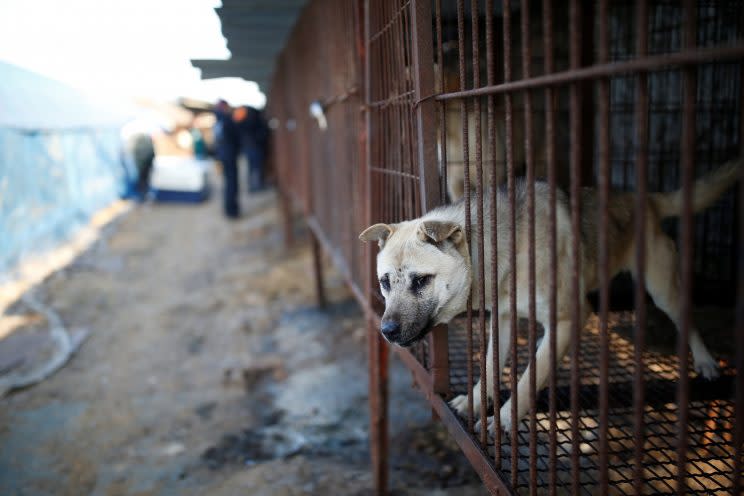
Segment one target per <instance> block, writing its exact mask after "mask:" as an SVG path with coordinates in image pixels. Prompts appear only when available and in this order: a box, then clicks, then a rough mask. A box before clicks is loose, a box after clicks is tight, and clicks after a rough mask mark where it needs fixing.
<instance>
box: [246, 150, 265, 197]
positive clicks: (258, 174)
mask: <svg viewBox="0 0 744 496" xmlns="http://www.w3.org/2000/svg"><path fill="white" fill-rule="evenodd" d="M246 157H247V158H248V178H249V181H248V187H249V191H258V190H261V189H263V186H264V180H263V153H262V152H261V150H260V149H258V148H253V147H252V148H249V149H248V150H247V151H246Z"/></svg>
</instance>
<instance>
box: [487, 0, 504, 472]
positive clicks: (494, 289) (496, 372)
mask: <svg viewBox="0 0 744 496" xmlns="http://www.w3.org/2000/svg"><path fill="white" fill-rule="evenodd" d="M493 17H494V14H493V0H486V83H487V84H488V85H489V86H490V85H493V84H495V82H496V75H495V72H496V61H495V60H494V54H493V46H494V34H493ZM494 105H495V101H494V96H493V95H488V97H487V106H488V122H487V127H488V141H489V146H488V150H489V154H490V156H491V168H492V170H491V175H490V176H489V177H490V179H489V190H490V196H491V211H490V215H491V219H490V228H491V239H490V241H491V330H490V332H491V346H492V347H493V350H492V353H491V355H492V357H491V360H492V363H493V369H492V370H493V387H492V397H493V420H494V426H495V428H494V430H495V438H496V439H495V442H494V450H493V452H494V463H495V465H496V467H498V468H501V425H500V419H499V413H500V410H501V401H500V396H501V367H502V366H503V364H502V363H500V360H499V353H500V351H499V338H498V336H499V283H498V235H497V223H498V219H497V217H496V216H497V209H496V195H498V181H497V178H498V177H499V174H498V170H497V167H498V165H497V163H496V123H495V109H494Z"/></svg>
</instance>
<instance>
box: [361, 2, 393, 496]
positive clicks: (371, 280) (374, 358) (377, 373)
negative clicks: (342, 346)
mask: <svg viewBox="0 0 744 496" xmlns="http://www.w3.org/2000/svg"><path fill="white" fill-rule="evenodd" d="M363 8H364V39H365V54H366V57H365V59H364V92H365V103H369V102H370V101H371V100H372V98H373V93H372V84H371V73H372V55H373V53H374V52H373V50H372V46H371V45H372V42H371V40H370V34H371V31H370V30H371V25H370V24H371V9H370V5H369V0H365V1H364V7H363ZM378 60H379V58H378ZM375 66H376V67H378V64H375ZM367 108H368V109H369V107H367ZM365 121H366V132H367V136H370V135H371V134H372V114H371V111H370V110H368V111H367V113H366V116H365ZM380 155H381V153H380V150H379V148H378V150H377V153H376V154H375V156H374V158H377V159H379V157H380ZM366 157H367V160H366V165H367V171H366V175H367V191H366V193H367V198H366V208H365V210H366V214H367V218H366V222H365V223H366V224H367V225H371V224H372V223H373V222H374V221H375V220H376V219H378V218H380V214H381V212H380V207H381V206H380V205H379V203H377V202H375V199H377V198H380V194H379V190H380V186H381V185H380V182H379V179H375V177H373V174H372V170H371V166H372V165H373V164H374V163H375V162H374V158H373V150H372V147H371V146H369V145H368V146H367V150H366ZM382 179H384V176H383V178H382ZM373 250H374V248H373V246H372V245H370V246H369V247H368V248H367V250H366V251H365V253H366V258H365V266H366V268H367V269H366V270H365V274H366V276H367V278H366V284H365V291H366V295H365V299H364V301H365V302H366V303H367V305H369V307H370V310H373V312H370V313H368V314H367V315H368V318H367V334H368V338H367V339H368V343H369V346H368V348H369V350H368V357H369V358H368V359H369V363H368V366H369V403H370V448H371V458H372V474H373V480H374V484H375V494H377V495H378V496H382V495H385V494H387V487H388V466H387V456H388V436H387V386H388V384H387V348H386V347H385V345H384V343H382V342H381V337H380V334H379V331H378V330H377V329H378V326H379V322H375V320H374V319H372V318H371V315H373V314H376V313H377V312H375V311H374V310H378V311H379V303H378V302H377V301H376V298H375V296H374V291H375V290H374V289H373V288H375V287H376V284H375V280H376V278H377V275H376V271H375V257H374V253H373ZM376 306H377V308H375V307H376Z"/></svg>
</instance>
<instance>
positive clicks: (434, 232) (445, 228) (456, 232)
mask: <svg viewBox="0 0 744 496" xmlns="http://www.w3.org/2000/svg"><path fill="white" fill-rule="evenodd" d="M418 237H419V239H420V240H421V241H424V242H426V243H441V242H442V241H444V240H445V239H449V240H450V241H452V243H453V244H454V245H455V246H459V245H460V243H461V242H462V241H463V239H464V238H465V236H463V233H462V228H461V227H460V225H459V224H457V223H455V222H448V221H439V220H425V221H423V222H422V223H421V224H419V228H418Z"/></svg>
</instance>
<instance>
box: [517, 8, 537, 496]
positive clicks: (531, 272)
mask: <svg viewBox="0 0 744 496" xmlns="http://www.w3.org/2000/svg"><path fill="white" fill-rule="evenodd" d="M520 14H521V28H522V78H524V79H529V78H530V76H531V72H530V65H531V64H532V46H531V44H530V6H529V1H528V0H522V1H521V12H520ZM523 146H524V157H525V165H526V168H527V178H526V183H527V279H528V294H527V298H528V309H527V314H528V320H529V324H528V348H529V349H528V354H529V369H528V370H527V371H526V372H525V373H527V374H529V384H528V386H529V412H530V417H529V429H530V438H529V450H530V463H529V465H530V473H529V475H530V485H529V492H530V495H536V494H537V363H536V359H537V357H536V356H535V355H536V352H535V348H536V342H537V323H536V317H535V293H536V292H535V164H534V157H535V153H534V150H533V149H532V146H533V139H532V92H531V91H530V90H527V91H525V92H524V144H523Z"/></svg>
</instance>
